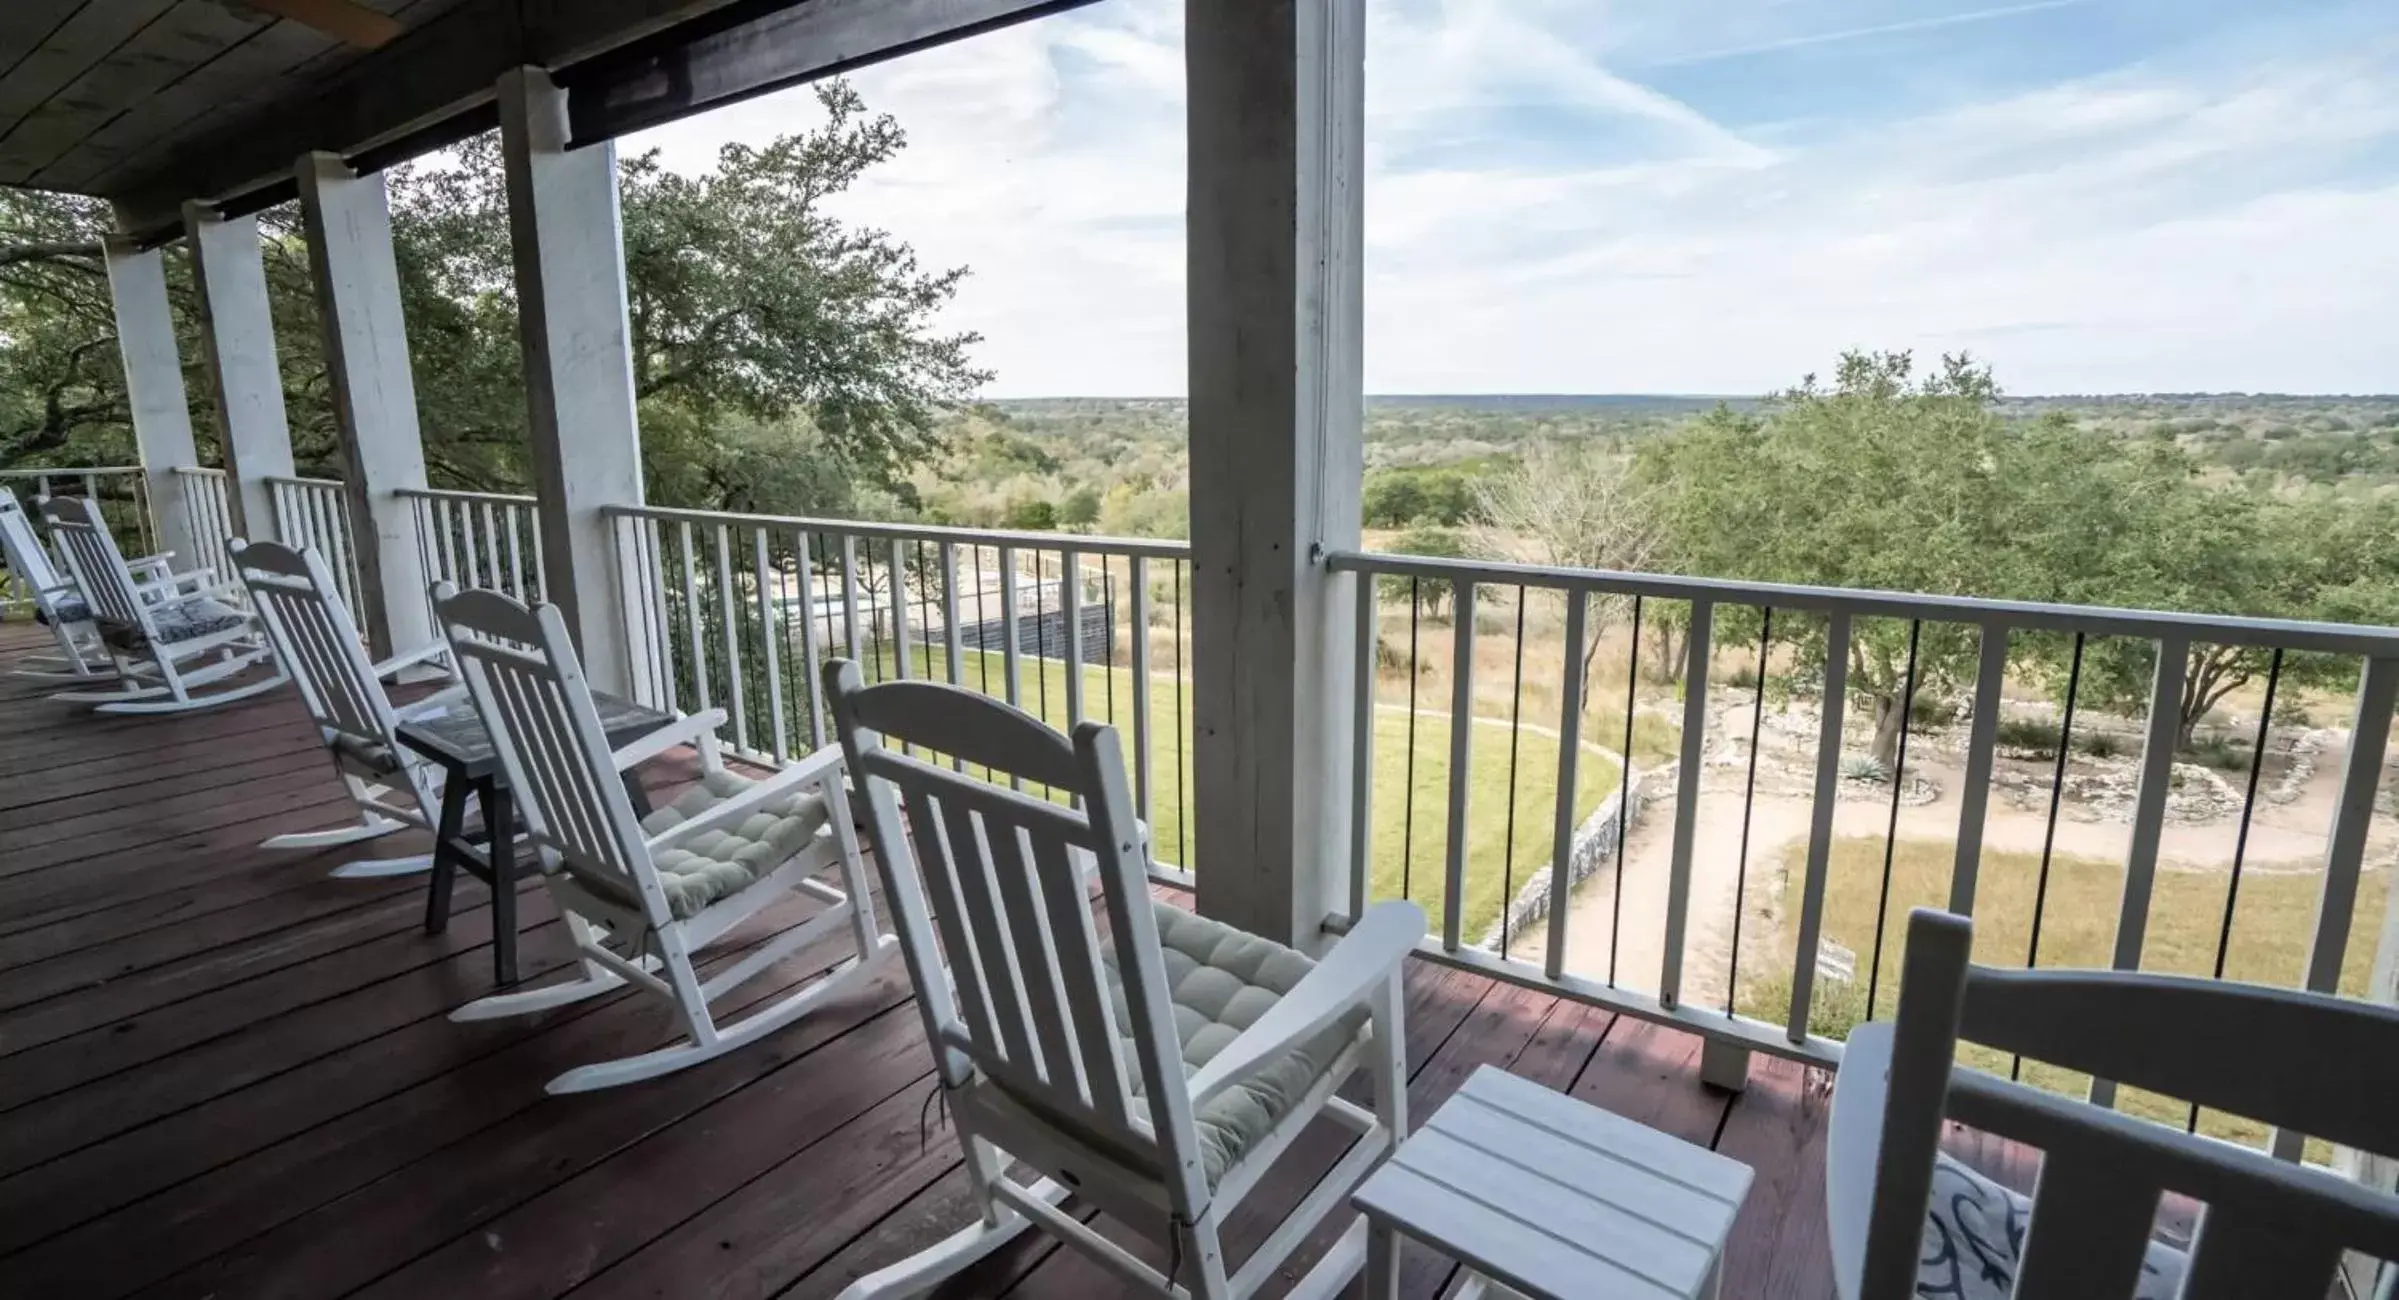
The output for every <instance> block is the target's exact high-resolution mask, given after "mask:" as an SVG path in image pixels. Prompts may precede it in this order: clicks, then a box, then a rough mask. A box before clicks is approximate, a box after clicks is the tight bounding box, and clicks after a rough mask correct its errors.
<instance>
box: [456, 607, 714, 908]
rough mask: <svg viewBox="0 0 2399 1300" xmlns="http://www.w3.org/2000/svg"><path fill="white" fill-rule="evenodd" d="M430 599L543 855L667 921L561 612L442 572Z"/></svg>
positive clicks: (605, 892)
mask: <svg viewBox="0 0 2399 1300" xmlns="http://www.w3.org/2000/svg"><path fill="white" fill-rule="evenodd" d="M433 602H434V611H435V613H436V615H437V616H438V617H439V618H440V619H441V622H442V628H443V631H444V633H445V634H446V635H447V636H448V637H449V640H450V651H451V655H452V657H453V658H454V660H455V662H456V664H457V668H458V675H459V676H460V677H461V678H463V679H464V680H465V682H466V685H467V690H468V692H469V693H470V694H472V695H473V697H474V700H475V707H476V710H477V711H478V712H479V713H481V714H482V716H483V718H484V720H485V722H486V724H487V725H488V726H490V729H491V739H492V747H493V749H494V750H495V751H496V752H497V753H498V755H499V758H500V764H501V766H502V767H503V768H504V769H505V770H506V771H507V773H508V781H509V785H510V786H511V787H512V788H513V789H514V791H515V793H516V800H517V807H518V809H519V810H520V811H521V813H522V814H523V816H524V819H525V830H526V833H527V835H528V836H529V837H531V839H532V840H533V842H534V844H535V845H536V846H537V847H538V848H539V850H540V852H541V854H542V857H543V859H544V863H545V865H549V866H556V867H559V868H562V869H563V870H565V871H566V872H567V873H568V874H569V875H570V876H572V877H574V878H575V880H576V881H577V882H578V883H580V884H583V885H585V886H587V887H594V888H596V890H597V891H598V892H599V893H600V894H601V895H602V896H603V897H608V898H613V899H615V900H616V901H618V902H619V903H622V904H626V905H630V906H633V907H637V908H639V909H641V910H642V911H643V912H644V914H645V915H646V917H647V918H648V920H649V922H650V923H651V924H652V925H665V924H667V923H668V922H669V921H670V920H671V919H672V915H671V913H670V911H669V909H668V907H667V901H666V895H665V891H664V890H663V889H662V888H661V887H660V885H659V883H658V879H657V876H656V873H655V872H654V871H652V870H651V865H650V859H649V854H648V851H647V849H646V847H645V845H646V841H645V840H644V838H643V836H642V833H641V826H640V819H639V818H637V817H636V816H635V815H634V812H633V804H632V801H631V799H630V798H628V797H627V795H626V794H625V789H624V786H623V784H622V783H621V782H620V781H619V780H618V778H617V773H616V765H615V763H614V761H613V760H612V759H611V757H610V751H609V748H608V741H607V730H606V728H604V727H603V726H602V725H601V723H600V715H599V711H598V709H597V708H595V707H594V706H593V704H592V699H591V688H590V685H589V684H588V683H587V682H586V681H585V680H584V677H583V664H582V661H581V660H579V659H577V658H576V656H575V650H574V645H573V643H572V642H571V641H569V639H568V637H567V630H566V621H565V619H564V617H562V616H561V615H560V614H559V612H558V610H557V609H556V607H554V606H550V605H543V606H541V607H540V608H539V609H527V608H525V607H524V606H523V605H521V604H519V603H517V602H516V601H514V600H511V599H509V598H508V597H506V596H503V595H501V594H499V593H498V592H494V591H482V590H476V591H464V592H462V591H459V590H458V589H457V587H455V586H454V585H452V584H450V583H447V582H444V583H438V584H436V585H435V586H434V589H433Z"/></svg>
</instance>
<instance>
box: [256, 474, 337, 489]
mask: <svg viewBox="0 0 2399 1300" xmlns="http://www.w3.org/2000/svg"><path fill="white" fill-rule="evenodd" d="M264 481H266V482H268V483H281V484H285V485H287V486H290V487H329V488H337V487H345V486H347V485H346V484H344V483H343V482H342V481H341V480H340V479H337V478H303V477H301V476H299V475H297V474H269V475H267V476H266V477H265V480H264Z"/></svg>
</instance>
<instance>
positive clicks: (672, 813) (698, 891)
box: [641, 772, 831, 920]
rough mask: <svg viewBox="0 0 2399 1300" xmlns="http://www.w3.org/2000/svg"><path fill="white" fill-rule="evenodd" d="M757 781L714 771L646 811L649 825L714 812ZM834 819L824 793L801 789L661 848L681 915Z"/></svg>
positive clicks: (659, 862)
mask: <svg viewBox="0 0 2399 1300" xmlns="http://www.w3.org/2000/svg"><path fill="white" fill-rule="evenodd" d="M755 784H757V783H756V782H754V781H752V780H750V779H749V778H748V777H743V776H736V775H734V774H733V773H731V772H710V773H708V774H706V775H704V776H702V777H701V778H700V780H699V783H698V784H696V785H694V786H692V787H691V788H690V789H689V790H686V791H684V792H683V793H682V794H681V795H680V796H679V797H677V798H676V800H675V801H674V802H673V803H670V804H668V805H667V806H666V807H664V808H660V809H658V810H657V811H656V812H653V813H651V814H650V815H649V816H647V817H644V818H642V820H641V828H642V830H643V832H644V833H646V834H650V835H657V834H659V833H661V832H663V831H666V830H668V829H669V828H671V827H675V826H680V825H682V824H683V823H684V822H687V821H691V820H693V819H695V818H699V817H703V816H706V815H707V814H708V812H709V811H710V810H711V809H714V808H716V807H717V806H718V805H720V804H722V803H724V802H726V801H727V800H729V799H732V798H734V797H735V796H737V795H739V794H741V793H742V792H743V791H745V790H747V789H749V788H750V787H751V786H753V785H755ZM830 821H831V815H830V814H829V813H828V812H827V810H826V808H825V801H824V798H823V796H821V795H819V794H817V792H816V791H815V790H813V789H806V790H798V789H795V790H791V791H789V792H787V793H785V794H783V795H781V796H779V797H777V798H773V799H769V800H767V801H766V802H765V803H762V804H760V805H758V806H757V807H755V808H752V809H751V810H750V811H749V812H748V814H747V815H745V816H743V817H741V818H740V819H739V820H737V821H734V822H732V823H730V824H729V825H725V826H719V827H717V828H716V829H714V830H708V831H702V832H700V833H699V834H698V835H696V836H693V837H692V838H690V839H687V840H683V841H681V842H680V843H677V844H675V845H673V846H672V847H669V848H667V849H663V850H661V851H660V852H659V853H658V855H657V857H656V859H655V864H656V866H657V868H658V883H659V884H661V885H663V886H665V887H666V902H667V908H668V910H669V911H671V912H673V913H674V915H675V918H676V919H677V920H681V919H683V918H685V917H689V916H696V915H698V914H699V912H700V911H701V910H702V909H704V908H706V907H707V906H708V905H709V904H711V903H715V902H718V901H721V900H723V899H727V898H730V897H732V896H733V895H735V894H737V893H739V892H741V891H742V890H744V889H747V888H748V887H750V886H751V885H754V884H756V883H758V881H760V880H761V879H764V878H765V877H766V876H768V875H771V874H773V872H774V871H775V869H776V868H778V867H780V866H782V865H783V864H784V863H786V862H789V861H790V860H791V859H792V857H793V856H794V855H795V854H797V853H799V851H800V850H802V849H804V848H806V847H808V844H809V841H811V840H813V839H814V838H815V837H816V832H817V830H818V829H819V828H820V827H823V826H825V825H826V824H827V823H828V822H830Z"/></svg>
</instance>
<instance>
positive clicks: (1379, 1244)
mask: <svg viewBox="0 0 2399 1300" xmlns="http://www.w3.org/2000/svg"><path fill="white" fill-rule="evenodd" d="M1750 1177H1751V1171H1750V1168H1749V1166H1747V1165H1744V1164H1742V1163H1741V1162H1740V1161H1738V1160H1733V1159H1729V1158H1727V1157H1725V1156H1720V1155H1718V1154H1716V1153H1715V1152H1713V1151H1710V1150H1708V1149H1706V1148H1705V1147H1697V1146H1693V1145H1691V1144H1690V1143H1688V1142H1685V1141H1683V1140H1681V1139H1680V1138H1675V1137H1670V1136H1668V1135H1667V1134H1664V1133H1660V1132H1658V1131H1657V1130H1656V1129H1653V1128H1649V1127H1646V1126H1644V1125H1641V1124H1636V1123H1634V1122H1633V1121H1631V1120H1629V1119H1625V1118H1624V1117H1622V1116H1620V1115H1614V1114H1610V1113H1609V1112H1607V1111H1604V1110H1600V1109H1598V1108H1596V1107H1593V1106H1587V1105H1584V1104H1583V1103H1582V1102H1579V1101H1576V1100H1574V1099H1572V1098H1570V1097H1567V1096H1564V1095H1562V1094H1560V1093H1556V1092H1552V1091H1551V1090H1549V1089H1547V1088H1544V1087H1542V1086H1541V1085H1539V1084H1537V1083H1532V1082H1529V1081H1527V1080H1524V1079H1520V1078H1517V1077H1516V1076H1515V1075H1512V1074H1509V1073H1508V1072H1506V1071H1505V1070H1499V1069H1494V1068H1493V1067H1491V1066H1488V1065H1486V1066H1483V1067H1482V1068H1481V1069H1478V1070H1476V1071H1475V1072H1474V1076H1473V1077H1472V1078H1470V1079H1468V1080H1467V1081H1466V1086H1465V1087H1464V1088H1461V1089H1459V1090H1458V1094H1457V1095H1456V1096H1454V1097H1452V1098H1450V1099H1449V1100H1448V1101H1447V1102H1444V1103H1443V1104H1442V1106H1441V1108H1440V1109H1439V1110H1437V1111H1435V1112H1433V1117H1432V1118H1431V1119H1430V1120H1428V1121H1426V1122H1425V1125H1424V1127H1422V1128H1420V1129H1418V1130H1417V1131H1416V1132H1415V1133H1413V1134H1411V1135H1410V1136H1409V1137H1408V1138H1407V1140H1406V1141H1404V1142H1402V1143H1400V1145H1399V1149H1398V1150H1397V1151H1395V1152H1393V1153H1392V1155H1391V1158H1390V1159H1389V1160H1386V1161H1384V1162H1383V1165H1382V1167H1381V1168H1380V1169H1377V1170H1375V1172H1374V1173H1373V1175H1372V1176H1370V1177H1368V1178H1367V1180H1366V1181H1365V1183H1363V1184H1362V1185H1360V1186H1359V1188H1358V1190H1357V1192H1356V1193H1355V1194H1354V1195H1353V1196H1352V1197H1351V1201H1352V1203H1353V1204H1355V1205H1356V1206H1357V1207H1358V1208H1359V1209H1360V1210H1362V1211H1364V1212H1365V1215H1366V1222H1367V1265H1366V1268H1367V1273H1366V1277H1367V1290H1366V1295H1367V1296H1368V1297H1369V1300H1384V1298H1385V1297H1388V1296H1390V1295H1392V1294H1393V1293H1394V1291H1395V1286H1394V1283H1395V1282H1396V1279H1397V1276H1398V1269H1397V1268H1396V1267H1395V1266H1394V1260H1395V1256H1396V1252H1397V1246H1398V1243H1397V1240H1396V1234H1400V1233H1405V1234H1406V1235H1408V1236H1410V1237H1414V1238H1415V1239H1416V1240H1418V1241H1421V1242H1423V1243H1424V1244H1426V1245H1428V1246H1431V1247H1433V1248H1434V1249H1436V1250H1440V1251H1442V1252H1443V1253H1445V1254H1448V1255H1451V1256H1454V1257H1455V1258H1456V1259H1457V1260H1458V1262H1459V1263H1461V1264H1463V1265H1465V1266H1466V1269H1467V1272H1468V1274H1469V1276H1468V1277H1467V1279H1466V1281H1465V1283H1464V1285H1462V1286H1461V1287H1460V1288H1459V1289H1458V1291H1457V1292H1456V1294H1457V1295H1459V1296H1478V1295H1481V1294H1483V1292H1484V1290H1485V1288H1486V1286H1488V1285H1489V1284H1490V1283H1497V1284H1499V1285H1500V1286H1504V1287H1507V1288H1509V1289H1511V1290H1514V1291H1516V1292H1519V1293H1521V1294H1523V1295H1527V1296H1533V1297H1537V1298H1538V1300H1572V1298H1573V1297H1582V1296H1606V1297H1609V1298H1610V1300H1663V1298H1664V1297H1669V1296H1671V1297H1675V1298H1676V1300H1694V1298H1695V1297H1702V1296H1714V1295H1715V1294H1716V1293H1717V1286H1718V1280H1719V1279H1718V1271H1719V1267H1720V1265H1721V1264H1722V1262H1723V1254H1724V1242H1725V1238H1726V1237H1727V1236H1728V1235H1729V1234H1730V1233H1731V1232H1732V1227H1733V1215H1734V1212H1735V1211H1737V1210H1739V1209H1740V1208H1741V1199H1742V1198H1743V1197H1744V1196H1747V1195H1748V1194H1749V1181H1750Z"/></svg>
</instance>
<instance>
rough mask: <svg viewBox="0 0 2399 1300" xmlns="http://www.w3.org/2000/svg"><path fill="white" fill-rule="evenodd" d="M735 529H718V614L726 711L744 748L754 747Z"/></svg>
mask: <svg viewBox="0 0 2399 1300" xmlns="http://www.w3.org/2000/svg"><path fill="white" fill-rule="evenodd" d="M731 531H732V530H731V529H730V528H728V527H727V526H726V525H723V524H719V525H717V528H716V615H717V626H718V629H719V630H720V631H722V633H723V634H724V647H725V712H726V713H728V714H730V715H731V717H732V723H733V743H734V744H735V745H736V746H737V747H739V748H742V749H751V748H754V747H753V746H752V745H751V744H750V718H749V703H748V700H747V699H746V698H745V697H746V694H747V693H746V692H744V691H743V690H742V689H741V623H740V620H741V601H740V599H739V598H738V597H736V596H735V595H734V592H733V544H732V538H731V537H730V536H729V534H730V533H731Z"/></svg>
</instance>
